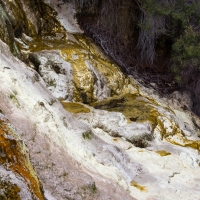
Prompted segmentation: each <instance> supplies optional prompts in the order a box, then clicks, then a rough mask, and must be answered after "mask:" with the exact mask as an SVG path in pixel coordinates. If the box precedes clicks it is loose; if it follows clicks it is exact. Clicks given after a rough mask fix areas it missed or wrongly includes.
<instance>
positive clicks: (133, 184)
mask: <svg viewBox="0 0 200 200" xmlns="http://www.w3.org/2000/svg"><path fill="white" fill-rule="evenodd" d="M130 185H131V186H134V187H136V188H137V189H138V190H140V191H141V192H147V188H146V187H145V186H142V185H139V184H138V183H137V182H136V181H134V180H133V181H131V183H130Z"/></svg>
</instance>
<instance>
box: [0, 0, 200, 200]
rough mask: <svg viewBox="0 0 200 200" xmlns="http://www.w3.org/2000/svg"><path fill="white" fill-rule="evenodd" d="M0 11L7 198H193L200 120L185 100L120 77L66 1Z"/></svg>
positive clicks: (18, 2) (1, 5)
mask: <svg viewBox="0 0 200 200" xmlns="http://www.w3.org/2000/svg"><path fill="white" fill-rule="evenodd" d="M45 3H47V4H45ZM54 9H55V10H54ZM16 11H17V12H16ZM0 13H1V15H0V21H1V26H2V29H1V30H2V31H1V33H0V38H1V39H2V41H3V42H2V41H0V50H1V54H0V80H1V84H0V110H1V113H2V114H1V116H2V117H1V118H2V120H1V123H3V125H2V126H0V128H1V129H0V130H2V136H1V140H0V141H1V143H0V144H1V149H3V150H2V153H1V157H0V158H1V160H0V161H1V164H2V165H1V169H0V175H1V176H2V177H5V178H2V179H1V181H0V185H1V188H2V189H1V190H0V195H4V196H6V197H5V198H4V199H6V198H7V199H13V198H16V199H49V200H51V199H53V200H54V199H59V200H60V199H77V200H79V199H87V200H90V199H91V200H94V199H95V200H98V199H102V200H103V199H105V200H108V199H113V200H115V199H117V200H120V199H127V200H128V199H139V200H143V199H144V200H146V199H151V200H152V199H153V200H154V199H155V200H157V199H161V198H162V199H166V200H167V199H188V200H189V199H198V198H199V195H200V192H199V189H198V188H199V186H200V179H199V178H198V177H200V168H199V166H200V156H199V151H200V140H199V137H198V136H199V135H200V131H199V126H200V122H199V119H198V118H197V117H196V116H195V115H194V114H193V113H191V112H190V111H187V110H183V109H182V108H181V107H188V108H189V107H190V102H189V101H188V98H184V97H185V96H186V95H182V96H181V94H179V93H174V94H173V95H174V97H173V98H164V97H162V98H161V97H159V95H158V94H156V91H154V90H153V89H150V88H145V87H143V86H142V85H141V84H139V82H137V80H134V79H133V77H126V76H125V75H124V74H123V73H122V72H121V70H120V68H119V67H118V66H117V65H116V64H115V63H112V62H111V61H110V60H109V58H107V57H106V56H105V55H104V54H103V53H102V52H101V51H100V50H99V49H98V48H97V47H96V46H95V45H94V44H93V43H92V42H91V41H90V40H89V39H87V38H85V37H84V35H82V31H81V30H80V29H79V27H78V25H77V24H76V21H75V19H74V17H73V14H74V10H73V5H71V4H65V5H60V3H59V1H54V0H46V1H45V2H43V1H39V0H37V1H34V2H33V1H29V0H28V1H24V0H12V1H9V0H6V1H4V2H2V1H1V0H0ZM16 27H18V28H16ZM20 27H21V28H20ZM4 42H5V43H7V44H5V43H4ZM10 50H11V51H12V53H13V54H14V55H15V56H17V57H18V58H17V57H15V56H14V55H13V54H12V53H11V52H10ZM19 58H20V59H21V60H19ZM177 96H178V97H177ZM179 98H180V99H181V100H182V102H181V103H180V101H179ZM7 120H9V122H10V123H11V124H12V127H14V128H15V129H12V130H15V131H14V134H15V135H16V136H15V137H16V139H9V138H10V137H8V136H7V134H10V132H9V131H7V128H5V127H9V126H10V124H9V123H8V121H7ZM9 130H10V129H9ZM0 133H1V131H0ZM11 133H13V131H11ZM12 137H14V136H12ZM15 137H14V138H15ZM13 140H14V141H15V142H14V144H15V146H17V148H16V147H14V148H16V149H17V150H16V151H13V150H12V148H13ZM21 140H22V141H23V142H24V143H25V144H26V146H27V149H28V150H29V154H30V161H29V157H28V156H26V157H23V156H21V154H22V155H24V150H23V148H22V147H21V146H22V142H21ZM11 141H12V142H11ZM2 147H4V148H2ZM7 148H8V150H6V149H7ZM5 152H6V153H5ZM5 154H6V156H5ZM6 157H8V158H9V159H7V160H6V159H5V158H6ZM10 157H11V158H10ZM18 157H19V161H18V159H17V158H18ZM21 157H23V159H22V158H21ZM16 159H17V161H16ZM30 162H31V164H30ZM27 163H28V164H27ZM32 165H33V167H34V168H33V167H32ZM21 168H22V169H21ZM20 170H21V171H20ZM25 172H26V173H25ZM37 177H38V178H37ZM41 188H43V189H41ZM9 191H13V192H12V194H13V195H15V196H14V197H12V196H11V197H10V196H8V193H9V194H11V193H10V192H9Z"/></svg>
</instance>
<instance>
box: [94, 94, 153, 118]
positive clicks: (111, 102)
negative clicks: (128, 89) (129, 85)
mask: <svg viewBox="0 0 200 200" xmlns="http://www.w3.org/2000/svg"><path fill="white" fill-rule="evenodd" d="M138 97H139V95H136V94H124V95H121V96H119V97H113V98H108V99H106V100H103V101H100V102H96V103H93V104H91V105H92V106H94V108H96V109H101V110H107V111H111V112H120V113H122V114H124V116H125V117H126V119H127V121H128V122H132V121H135V122H144V121H147V120H149V121H153V118H154V116H153V115H152V112H153V110H154V109H153V107H152V106H151V105H150V104H149V103H147V102H146V101H145V100H143V99H139V98H138Z"/></svg>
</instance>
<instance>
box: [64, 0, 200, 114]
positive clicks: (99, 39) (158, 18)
mask: <svg viewBox="0 0 200 200" xmlns="http://www.w3.org/2000/svg"><path fill="white" fill-rule="evenodd" d="M63 1H64V2H69V0H63ZM71 1H73V2H74V3H75V5H76V9H77V18H78V22H79V24H80V26H81V27H82V29H84V31H85V33H86V35H88V36H89V37H91V38H92V39H93V40H94V41H95V42H96V43H97V44H98V45H99V46H100V47H101V48H102V49H103V50H104V51H105V52H106V53H107V54H108V55H109V56H110V57H112V58H113V60H115V61H116V62H117V63H118V64H119V65H120V66H121V67H122V69H123V70H124V71H125V72H126V73H128V74H136V73H138V74H140V75H141V74H142V75H143V77H144V78H146V80H147V81H149V82H157V83H159V84H158V87H159V89H160V90H161V91H166V92H169V91H173V90H174V89H177V88H179V89H181V90H185V89H187V90H190V92H191V94H192V99H193V104H194V105H193V110H194V111H195V112H196V113H197V114H198V115H200V105H199V103H198V102H200V1H199V0H107V1H102V0H71ZM71 1H70V2H71Z"/></svg>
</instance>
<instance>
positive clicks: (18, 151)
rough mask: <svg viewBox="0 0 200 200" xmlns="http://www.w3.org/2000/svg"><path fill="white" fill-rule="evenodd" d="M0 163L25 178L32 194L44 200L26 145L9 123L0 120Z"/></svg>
mask: <svg viewBox="0 0 200 200" xmlns="http://www.w3.org/2000/svg"><path fill="white" fill-rule="evenodd" d="M0 163H1V164H3V165H4V166H5V167H6V168H7V169H9V170H12V171H13V172H14V173H16V174H17V175H20V176H21V177H23V178H24V179H25V181H26V183H27V185H28V188H29V189H30V191H31V193H32V194H35V196H37V198H38V199H41V200H42V199H44V196H43V192H42V189H41V185H40V182H39V180H38V178H37V174H36V172H35V171H34V168H33V166H32V165H31V163H30V160H29V155H28V153H27V152H26V148H25V145H24V144H23V142H22V141H21V140H19V139H18V138H17V137H16V135H15V134H14V131H13V130H12V129H11V128H10V127H9V126H8V121H6V120H1V119H0Z"/></svg>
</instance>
